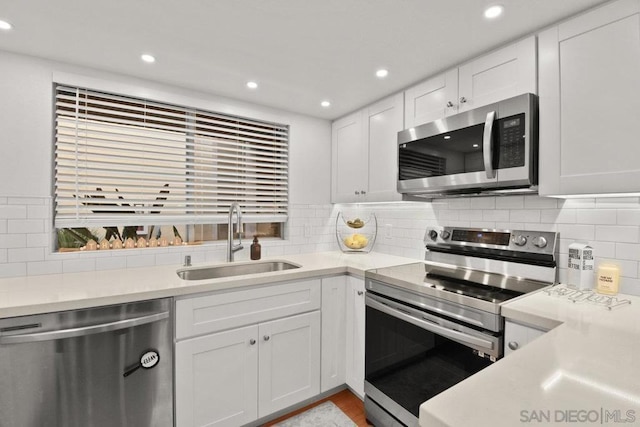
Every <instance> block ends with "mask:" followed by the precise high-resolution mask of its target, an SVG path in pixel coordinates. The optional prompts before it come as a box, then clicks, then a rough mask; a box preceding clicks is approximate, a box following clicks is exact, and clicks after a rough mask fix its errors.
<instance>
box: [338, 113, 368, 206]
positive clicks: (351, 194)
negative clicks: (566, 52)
mask: <svg viewBox="0 0 640 427" xmlns="http://www.w3.org/2000/svg"><path fill="white" fill-rule="evenodd" d="M363 116H364V115H363V112H362V111H358V112H356V113H353V114H350V115H348V116H346V117H343V118H341V119H339V120H336V121H335V122H333V124H332V125H331V155H332V162H331V165H332V171H331V172H332V176H331V178H332V179H331V201H332V202H333V203H339V202H356V201H359V200H360V192H361V191H365V192H366V188H367V186H368V183H367V176H368V169H369V165H368V156H369V149H368V147H367V141H366V139H365V138H364V136H363V133H364V129H363V123H364V117H363Z"/></svg>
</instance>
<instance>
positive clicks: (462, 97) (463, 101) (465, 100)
mask: <svg viewBox="0 0 640 427" xmlns="http://www.w3.org/2000/svg"><path fill="white" fill-rule="evenodd" d="M465 102H467V98H465V97H464V96H461V97H460V104H464V103H465Z"/></svg>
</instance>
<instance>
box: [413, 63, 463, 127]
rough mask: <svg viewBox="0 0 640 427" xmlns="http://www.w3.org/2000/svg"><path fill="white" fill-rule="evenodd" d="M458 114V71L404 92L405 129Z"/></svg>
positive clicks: (449, 72)
mask: <svg viewBox="0 0 640 427" xmlns="http://www.w3.org/2000/svg"><path fill="white" fill-rule="evenodd" d="M457 112H458V69H457V68H454V69H453V70H450V71H447V72H446V73H443V74H440V75H438V76H435V77H432V78H430V79H429V80H426V81H424V82H422V83H420V84H418V85H416V86H414V87H412V88H409V89H407V90H406V91H405V92H404V128H405V129H408V128H412V127H414V126H418V125H421V124H424V123H429V122H432V121H434V120H438V119H441V118H443V117H445V116H448V115H451V114H455V113H457Z"/></svg>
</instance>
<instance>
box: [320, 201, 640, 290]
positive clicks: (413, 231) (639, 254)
mask: <svg viewBox="0 0 640 427" xmlns="http://www.w3.org/2000/svg"><path fill="white" fill-rule="evenodd" d="M338 211H343V212H348V215H349V216H351V217H352V216H360V217H361V218H366V217H367V216H368V215H369V214H370V213H371V212H374V213H375V214H376V217H377V219H378V237H377V241H376V243H375V249H374V250H375V251H376V252H383V253H388V254H393V255H400V256H406V257H410V258H418V259H424V244H423V238H424V233H425V229H426V228H427V227H431V226H461V227H477V228H499V229H521V230H541V231H558V232H559V233H560V245H559V253H560V256H559V259H560V261H559V263H560V280H561V281H565V280H566V274H567V269H566V267H565V266H566V265H567V262H568V246H569V244H571V243H574V242H584V243H589V244H590V245H591V246H593V248H594V252H595V255H596V268H597V266H598V265H599V264H600V263H602V262H614V263H616V264H618V265H619V266H620V268H621V275H622V279H621V292H624V293H629V294H634V295H640V272H639V271H638V269H639V266H640V265H639V261H640V199H639V198H638V197H629V198H597V199H594V198H591V199H568V200H564V199H552V198H545V197H538V196H505V197H478V198H455V199H446V200H444V199H443V200H435V201H434V202H432V203H397V204H372V205H369V204H362V205H336V206H335V207H334V209H333V212H332V218H333V219H332V220H329V221H328V222H329V223H332V221H335V217H336V215H337V212H338ZM387 233H390V236H389V237H387Z"/></svg>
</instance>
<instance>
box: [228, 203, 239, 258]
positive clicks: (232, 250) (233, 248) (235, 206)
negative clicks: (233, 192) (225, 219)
mask: <svg viewBox="0 0 640 427" xmlns="http://www.w3.org/2000/svg"><path fill="white" fill-rule="evenodd" d="M234 212H235V213H236V216H237V217H238V221H237V228H236V232H237V233H238V244H237V245H234V244H233V213H234ZM241 233H242V212H240V205H238V203H237V202H233V203H232V204H231V206H229V227H228V232H227V261H228V262H233V254H234V253H235V252H238V251H239V250H240V249H243V246H242V238H241Z"/></svg>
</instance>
